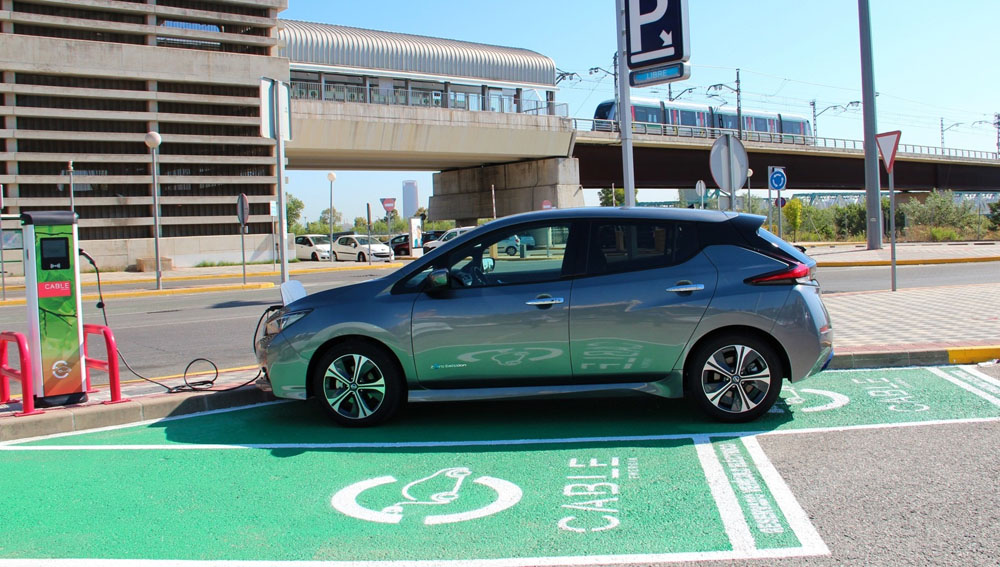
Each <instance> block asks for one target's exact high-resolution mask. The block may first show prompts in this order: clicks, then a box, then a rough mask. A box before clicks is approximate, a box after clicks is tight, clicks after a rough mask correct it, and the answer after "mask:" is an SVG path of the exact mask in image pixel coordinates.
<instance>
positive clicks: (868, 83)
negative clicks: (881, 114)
mask: <svg viewBox="0 0 1000 567" xmlns="http://www.w3.org/2000/svg"><path fill="white" fill-rule="evenodd" d="M858 36H859V39H860V42H861V102H862V104H863V105H864V106H863V110H864V131H865V215H866V221H867V222H865V235H866V236H867V240H868V250H881V249H882V201H881V200H880V198H879V197H880V193H881V192H880V187H879V183H880V179H879V174H878V146H877V145H876V142H875V133H876V132H878V120H877V118H876V115H875V64H874V62H873V57H872V21H871V14H870V11H869V9H868V0H858Z"/></svg>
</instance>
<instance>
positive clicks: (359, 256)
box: [358, 252, 365, 262]
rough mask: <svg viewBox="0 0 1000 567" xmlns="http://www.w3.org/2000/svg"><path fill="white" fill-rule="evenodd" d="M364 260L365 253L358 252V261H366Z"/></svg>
mask: <svg viewBox="0 0 1000 567" xmlns="http://www.w3.org/2000/svg"><path fill="white" fill-rule="evenodd" d="M364 261H365V253H364V252H358V262H364Z"/></svg>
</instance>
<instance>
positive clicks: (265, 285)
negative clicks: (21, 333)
mask: <svg viewBox="0 0 1000 567" xmlns="http://www.w3.org/2000/svg"><path fill="white" fill-rule="evenodd" d="M130 283H131V282H130ZM273 287H274V284H273V283H272V282H260V283H252V284H250V283H248V284H221V285H212V286H202V287H179V288H176V289H141V290H135V291H112V292H109V293H105V294H104V299H108V298H111V299H115V298H122V297H148V296H154V295H186V294H191V293H215V292H220V291H235V290H254V289H271V288H273ZM100 297H101V296H100V295H98V294H96V293H81V294H80V300H81V301H93V300H95V299H100ZM26 302H27V299H7V300H3V301H0V307H6V306H8V305H24V304H25V303H26Z"/></svg>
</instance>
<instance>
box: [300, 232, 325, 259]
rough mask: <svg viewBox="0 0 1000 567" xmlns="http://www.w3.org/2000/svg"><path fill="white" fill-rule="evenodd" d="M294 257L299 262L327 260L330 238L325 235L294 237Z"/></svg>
mask: <svg viewBox="0 0 1000 567" xmlns="http://www.w3.org/2000/svg"><path fill="white" fill-rule="evenodd" d="M295 257H296V258H298V259H299V260H329V259H330V236H329V235H326V234H302V235H300V236H296V237H295Z"/></svg>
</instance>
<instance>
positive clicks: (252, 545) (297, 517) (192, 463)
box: [0, 367, 1000, 567]
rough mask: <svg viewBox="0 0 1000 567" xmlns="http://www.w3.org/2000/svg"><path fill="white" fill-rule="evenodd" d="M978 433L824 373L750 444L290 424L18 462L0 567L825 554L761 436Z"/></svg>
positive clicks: (642, 427) (177, 434) (468, 426)
mask: <svg viewBox="0 0 1000 567" xmlns="http://www.w3.org/2000/svg"><path fill="white" fill-rule="evenodd" d="M977 419H978V420H987V419H1000V382H998V381H997V380H995V379H993V378H990V377H989V376H986V375H984V374H981V373H978V372H977V371H976V370H975V368H974V367H949V368H933V369H902V370H883V371H851V372H840V371H836V372H826V373H823V374H821V375H818V376H816V377H813V378H811V379H809V380H806V381H803V382H801V383H799V384H797V385H794V386H788V385H786V388H785V391H784V392H783V397H782V400H781V402H780V403H779V404H777V405H776V407H775V408H774V410H773V411H772V413H769V414H768V415H767V416H765V418H763V419H761V420H758V421H756V422H753V423H751V424H742V425H722V424H717V423H714V422H710V421H707V420H706V419H705V418H703V417H702V416H701V415H700V414H699V413H696V412H693V411H692V410H690V409H689V408H688V406H687V404H685V403H683V402H682V401H676V400H661V399H657V398H651V397H646V396H620V397H614V398H607V397H602V398H597V397H593V398H580V399H565V398H563V399H547V400H533V401H507V402H493V403H475V404H461V403H453V404H413V405H411V406H410V407H408V408H407V410H406V411H405V412H403V413H402V414H401V415H400V416H399V418H398V419H396V420H395V421H393V422H392V423H390V424H387V425H386V426H385V427H379V428H374V429H363V430H353V429H345V428H339V427H335V426H332V425H331V424H329V423H328V421H327V419H326V418H325V416H323V415H322V413H321V412H320V410H319V409H318V408H314V407H313V406H312V405H311V404H306V403H298V402H291V403H277V404H270V405H265V406H258V407H254V408H249V409H243V410H239V411H228V412H218V413H213V414H202V415H199V416H195V417H188V418H185V419H169V420H163V421H159V422H156V423H149V424H144V425H141V426H133V427H122V428H114V429H109V430H105V431H95V432H92V433H86V434H78V435H69V436H54V437H51V438H46V439H38V440H29V441H26V442H14V443H6V444H0V478H2V479H3V481H2V482H3V487H4V491H5V493H6V494H8V495H12V496H14V497H12V498H9V499H8V501H7V502H6V503H5V505H4V506H3V507H0V526H2V527H3V528H2V529H0V562H3V560H4V559H24V560H31V559H36V560H44V559H67V560H72V561H70V562H69V563H70V564H73V563H76V562H79V564H80V565H91V564H95V563H87V561H91V562H93V561H100V560H105V559H132V560H162V561H177V560H187V561H194V562H206V564H207V562H216V561H240V560H264V561H268V562H278V561H329V562H333V563H335V564H344V565H351V564H360V563H361V562H376V563H374V564H379V563H380V562H413V561H425V562H430V563H428V564H451V565H496V566H502V565H507V566H511V567H513V566H520V565H536V564H545V563H548V564H554V563H558V564H594V563H639V564H642V563H653V562H665V561H667V562H669V561H680V560H699V559H735V558H753V557H759V558H776V557H791V556H803V555H815V554H823V553H827V549H826V546H825V545H824V544H823V541H822V538H821V535H820V534H818V533H816V530H815V529H814V527H813V525H812V523H811V522H810V520H809V518H808V516H807V515H806V514H805V512H803V510H802V509H801V507H800V506H799V505H798V503H797V502H796V500H795V497H794V495H793V494H791V492H790V491H789V490H788V488H787V486H786V485H785V483H784V481H783V480H782V478H781V476H780V474H779V473H778V472H777V471H776V470H775V469H774V467H773V466H772V465H771V463H770V461H769V460H768V459H767V456H766V455H765V454H764V452H763V450H762V449H761V448H760V445H759V444H758V443H757V437H756V434H759V433H763V434H767V433H771V432H775V433H784V432H795V431H809V430H827V429H841V428H852V427H879V426H896V425H907V424H912V423H928V422H931V423H933V422H953V421H959V420H977ZM54 520H56V521H54ZM213 564H214V563H213ZM365 564H367V565H373V564H372V563H365Z"/></svg>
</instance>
